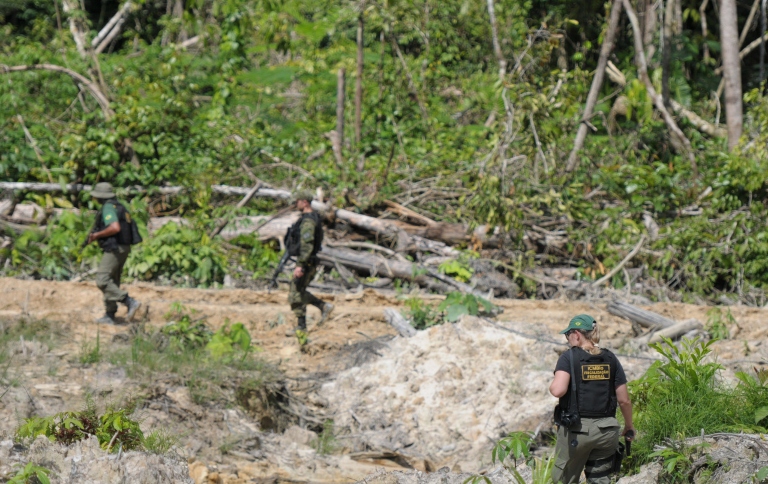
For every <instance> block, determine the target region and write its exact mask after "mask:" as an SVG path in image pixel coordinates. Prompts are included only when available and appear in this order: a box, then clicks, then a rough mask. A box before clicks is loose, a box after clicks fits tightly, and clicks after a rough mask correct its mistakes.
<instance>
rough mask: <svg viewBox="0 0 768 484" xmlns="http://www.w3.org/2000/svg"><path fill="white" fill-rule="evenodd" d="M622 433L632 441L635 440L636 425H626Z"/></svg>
mask: <svg viewBox="0 0 768 484" xmlns="http://www.w3.org/2000/svg"><path fill="white" fill-rule="evenodd" d="M621 435H623V436H624V438H625V439H627V440H629V441H632V440H635V428H634V427H626V428H625V429H624V431H623V432H622V433H621Z"/></svg>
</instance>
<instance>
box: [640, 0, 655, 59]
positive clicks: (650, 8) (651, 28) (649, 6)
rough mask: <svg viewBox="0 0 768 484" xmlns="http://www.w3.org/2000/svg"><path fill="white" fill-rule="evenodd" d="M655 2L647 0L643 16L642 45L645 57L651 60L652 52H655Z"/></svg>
mask: <svg viewBox="0 0 768 484" xmlns="http://www.w3.org/2000/svg"><path fill="white" fill-rule="evenodd" d="M656 23H657V19H656V2H655V1H654V0H648V2H647V3H646V5H645V18H644V22H643V45H645V48H646V51H645V58H646V59H648V62H651V58H653V54H655V53H656V45H655V44H654V42H653V36H654V35H656Z"/></svg>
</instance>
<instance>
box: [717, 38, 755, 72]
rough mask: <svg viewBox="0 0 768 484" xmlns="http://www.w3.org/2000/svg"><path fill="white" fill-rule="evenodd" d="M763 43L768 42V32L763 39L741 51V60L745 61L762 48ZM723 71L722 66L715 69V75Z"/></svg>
mask: <svg viewBox="0 0 768 484" xmlns="http://www.w3.org/2000/svg"><path fill="white" fill-rule="evenodd" d="M763 41H766V42H768V32H766V33H765V34H763V36H762V37H759V38H757V39H755V40H753V41H752V42H750V43H749V44H748V45H747V46H746V47H744V48H743V49H742V50H741V52H739V60H744V57H746V56H748V55H749V54H751V53H752V51H753V50H755V49H757V48H758V47H760V43H761V42H763ZM723 70H724V68H723V66H720V67H718V68H717V69H715V74H716V75H718V76H719V75H720V74H722V73H723Z"/></svg>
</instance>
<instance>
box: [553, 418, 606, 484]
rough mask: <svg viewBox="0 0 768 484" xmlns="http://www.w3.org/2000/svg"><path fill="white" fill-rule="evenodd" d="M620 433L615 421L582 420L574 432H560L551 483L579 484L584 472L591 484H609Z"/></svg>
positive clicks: (558, 431) (569, 430)
mask: <svg viewBox="0 0 768 484" xmlns="http://www.w3.org/2000/svg"><path fill="white" fill-rule="evenodd" d="M619 430H620V427H619V422H618V421H617V420H616V419H615V418H613V417H607V418H582V419H581V425H580V426H579V427H576V428H574V429H573V430H571V429H566V428H564V427H562V426H561V427H560V428H558V429H557V444H555V466H554V467H553V468H552V481H553V482H557V483H561V484H578V482H579V477H581V471H582V470H583V471H584V474H585V476H586V478H587V483H588V484H610V482H611V468H612V467H613V456H614V454H615V453H616V449H617V448H618V446H619ZM574 443H576V445H575V446H574V445H573V444H574Z"/></svg>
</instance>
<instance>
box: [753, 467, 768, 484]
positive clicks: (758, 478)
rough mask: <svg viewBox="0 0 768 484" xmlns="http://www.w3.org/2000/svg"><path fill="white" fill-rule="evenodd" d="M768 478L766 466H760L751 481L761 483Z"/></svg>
mask: <svg viewBox="0 0 768 484" xmlns="http://www.w3.org/2000/svg"><path fill="white" fill-rule="evenodd" d="M766 479H768V466H765V467H761V468H760V469H759V470H758V471H757V472H756V473H755V476H754V478H753V482H756V483H758V484H762V483H763V482H765V480H766Z"/></svg>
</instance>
